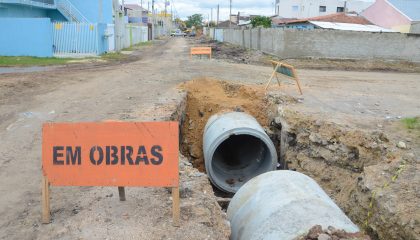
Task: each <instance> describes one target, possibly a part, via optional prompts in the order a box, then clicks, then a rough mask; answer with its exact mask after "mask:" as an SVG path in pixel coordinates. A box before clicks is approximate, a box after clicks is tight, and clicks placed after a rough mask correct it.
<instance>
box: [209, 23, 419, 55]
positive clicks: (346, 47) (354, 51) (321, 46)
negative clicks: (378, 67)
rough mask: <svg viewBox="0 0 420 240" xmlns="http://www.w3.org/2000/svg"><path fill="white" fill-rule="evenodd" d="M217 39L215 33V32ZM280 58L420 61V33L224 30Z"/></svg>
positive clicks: (226, 34)
mask: <svg viewBox="0 0 420 240" xmlns="http://www.w3.org/2000/svg"><path fill="white" fill-rule="evenodd" d="M214 35H215V36H214V38H215V39H216V35H217V34H214ZM218 37H219V39H218V40H219V41H220V40H221V41H225V42H229V43H232V44H236V45H240V46H242V47H246V48H250V49H256V50H261V51H263V52H265V53H268V54H273V55H276V56H278V57H280V58H283V59H286V58H306V57H315V58H338V59H340V58H341V59H346V58H348V59H385V60H406V61H414V62H420V35H413V34H401V33H370V32H356V31H340V30H294V29H261V28H256V29H250V30H238V29H223V39H220V36H218Z"/></svg>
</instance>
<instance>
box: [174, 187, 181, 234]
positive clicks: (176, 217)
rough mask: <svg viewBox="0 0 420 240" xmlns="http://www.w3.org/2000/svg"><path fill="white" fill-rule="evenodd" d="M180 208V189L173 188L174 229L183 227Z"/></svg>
mask: <svg viewBox="0 0 420 240" xmlns="http://www.w3.org/2000/svg"><path fill="white" fill-rule="evenodd" d="M180 211H181V210H180V207H179V187H174V188H172V220H173V225H174V227H179V226H181V223H180V215H181V213H180Z"/></svg>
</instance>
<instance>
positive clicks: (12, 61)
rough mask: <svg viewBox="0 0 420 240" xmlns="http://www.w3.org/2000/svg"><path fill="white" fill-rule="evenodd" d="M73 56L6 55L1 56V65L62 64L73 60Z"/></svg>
mask: <svg viewBox="0 0 420 240" xmlns="http://www.w3.org/2000/svg"><path fill="white" fill-rule="evenodd" d="M72 60H74V59H72V58H54V57H51V58H39V57H5V56H0V67H28V66H50V65H62V64H67V63H68V62H69V61H72Z"/></svg>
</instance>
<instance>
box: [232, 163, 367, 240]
mask: <svg viewBox="0 0 420 240" xmlns="http://www.w3.org/2000/svg"><path fill="white" fill-rule="evenodd" d="M227 215H228V219H229V221H230V225H231V229H232V235H231V240H254V239H264V240H269V239H273V240H274V239H275V240H277V239H282V240H291V239H296V238H297V237H299V236H301V235H302V234H305V233H307V232H308V231H309V230H310V229H311V228H312V227H313V226H315V225H321V226H322V228H323V229H326V228H328V227H329V226H332V227H334V228H336V229H339V230H341V229H342V230H345V231H346V232H348V233H355V232H359V229H358V227H357V226H356V225H355V224H354V223H352V221H351V220H350V219H349V218H348V217H347V216H346V215H345V214H344V213H343V212H342V211H341V209H340V208H339V207H338V206H337V205H336V204H335V203H334V202H333V201H332V200H331V199H330V197H328V195H327V194H326V193H325V192H324V191H323V190H322V189H321V187H320V186H319V185H318V184H317V183H316V182H315V181H314V180H313V179H311V178H310V177H308V176H306V175H304V174H301V173H298V172H293V171H286V170H281V171H273V172H269V173H265V174H261V175H259V176H258V177H256V178H254V179H252V180H250V181H249V182H247V183H246V184H245V185H244V186H242V188H241V189H239V191H238V192H237V193H236V194H235V196H234V197H233V199H232V201H231V202H230V204H229V207H228V210H227Z"/></svg>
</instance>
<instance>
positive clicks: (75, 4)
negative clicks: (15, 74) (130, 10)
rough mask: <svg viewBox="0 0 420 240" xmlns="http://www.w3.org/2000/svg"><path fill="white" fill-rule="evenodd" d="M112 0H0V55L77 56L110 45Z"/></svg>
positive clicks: (107, 49)
mask: <svg viewBox="0 0 420 240" xmlns="http://www.w3.org/2000/svg"><path fill="white" fill-rule="evenodd" d="M113 18H114V16H113V5H112V0H97V1H93V0H89V1H86V0H0V32H1V34H0V55H1V56H36V57H53V56H54V57H80V56H92V55H100V54H102V53H105V52H107V51H110V49H112V48H111V47H110V46H112V44H113V38H112V37H113V34H112V31H109V30H112V29H113V22H114V19H113Z"/></svg>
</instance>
